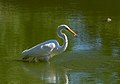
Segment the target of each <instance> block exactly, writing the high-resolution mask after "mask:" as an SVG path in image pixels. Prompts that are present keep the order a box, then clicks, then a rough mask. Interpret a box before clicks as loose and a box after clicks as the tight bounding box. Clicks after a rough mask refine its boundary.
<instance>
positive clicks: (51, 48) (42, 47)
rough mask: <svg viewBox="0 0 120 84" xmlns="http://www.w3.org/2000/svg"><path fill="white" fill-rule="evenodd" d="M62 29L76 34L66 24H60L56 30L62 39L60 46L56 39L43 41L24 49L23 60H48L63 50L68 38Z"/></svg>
mask: <svg viewBox="0 0 120 84" xmlns="http://www.w3.org/2000/svg"><path fill="white" fill-rule="evenodd" d="M63 29H66V30H68V31H69V32H71V33H72V34H73V35H74V36H77V34H76V33H75V32H74V31H72V30H71V29H70V28H69V27H68V26H67V25H60V26H58V30H57V32H58V36H59V37H60V38H62V39H63V40H64V43H63V45H62V46H60V45H59V43H58V42H57V41H56V40H48V41H45V42H43V43H41V44H38V45H36V46H34V47H32V48H30V49H27V50H24V51H23V52H22V58H23V60H25V61H26V60H29V61H36V62H37V61H39V60H45V61H47V62H49V59H50V58H51V57H53V56H55V55H57V54H59V53H61V52H63V51H65V50H66V48H67V46H68V39H67V36H66V35H65V34H64V33H62V30H63Z"/></svg>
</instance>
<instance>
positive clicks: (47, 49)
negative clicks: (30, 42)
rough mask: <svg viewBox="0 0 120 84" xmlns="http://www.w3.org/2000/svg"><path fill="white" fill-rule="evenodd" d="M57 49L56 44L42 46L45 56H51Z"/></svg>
mask: <svg viewBox="0 0 120 84" xmlns="http://www.w3.org/2000/svg"><path fill="white" fill-rule="evenodd" d="M55 47H56V45H55V43H46V44H44V45H41V50H42V53H44V54H50V53H51V52H52V51H53V49H55Z"/></svg>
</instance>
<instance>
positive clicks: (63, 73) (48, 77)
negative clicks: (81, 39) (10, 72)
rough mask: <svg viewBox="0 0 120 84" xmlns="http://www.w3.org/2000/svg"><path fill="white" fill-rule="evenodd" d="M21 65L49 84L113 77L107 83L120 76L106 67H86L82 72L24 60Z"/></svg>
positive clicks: (78, 83)
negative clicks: (96, 68) (94, 68)
mask: <svg viewBox="0 0 120 84" xmlns="http://www.w3.org/2000/svg"><path fill="white" fill-rule="evenodd" d="M21 65H22V67H23V70H24V71H25V72H26V73H27V74H30V76H31V77H35V78H37V79H40V80H42V81H43V82H45V83H47V84H48V83H50V84H83V83H85V84H88V83H90V84H98V83H100V84H103V82H104V81H106V79H111V77H112V78H113V80H107V81H106V84H107V83H108V82H117V81H118V79H119V78H120V77H119V75H118V74H117V73H116V72H110V71H106V72H105V70H106V68H105V69H104V68H103V70H101V69H100V70H99V69H98V71H95V72H91V71H89V70H88V69H86V72H82V71H79V70H78V71H75V70H72V69H68V68H65V67H62V66H58V65H52V64H47V63H24V62H23V63H21ZM108 73H109V74H108ZM103 78H104V79H105V80H104V79H103Z"/></svg>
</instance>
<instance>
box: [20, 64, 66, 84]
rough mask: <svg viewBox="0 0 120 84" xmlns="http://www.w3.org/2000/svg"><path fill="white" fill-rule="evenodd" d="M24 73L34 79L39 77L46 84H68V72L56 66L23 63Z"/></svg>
mask: <svg viewBox="0 0 120 84" xmlns="http://www.w3.org/2000/svg"><path fill="white" fill-rule="evenodd" d="M21 65H22V67H23V69H24V71H26V72H27V73H29V74H30V75H31V76H33V77H37V78H39V79H40V80H42V81H44V82H45V83H52V84H56V83H57V84H58V83H63V84H68V77H67V75H66V70H65V69H63V67H57V66H55V65H51V64H47V63H40V64H38V63H22V64H21Z"/></svg>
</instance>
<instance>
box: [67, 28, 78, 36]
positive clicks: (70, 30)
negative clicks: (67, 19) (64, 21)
mask: <svg viewBox="0 0 120 84" xmlns="http://www.w3.org/2000/svg"><path fill="white" fill-rule="evenodd" d="M68 31H69V32H71V33H72V34H73V35H74V36H77V34H76V33H75V32H74V31H73V30H72V29H70V28H68Z"/></svg>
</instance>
